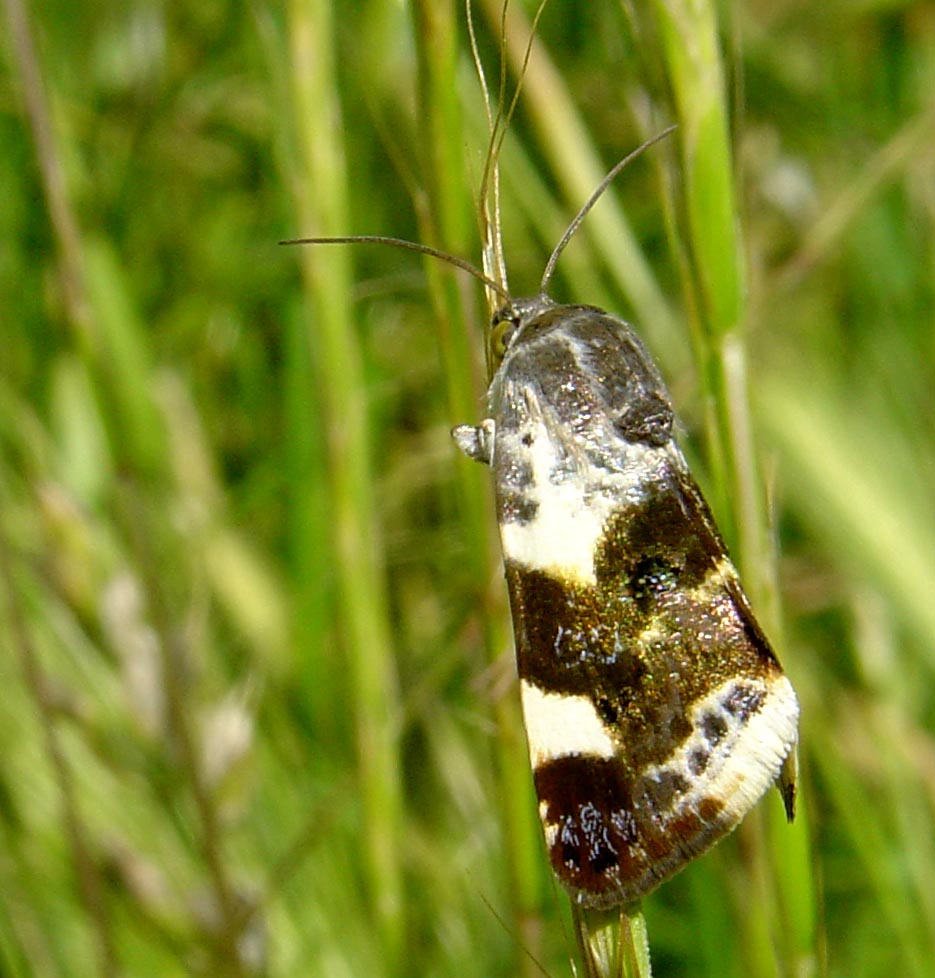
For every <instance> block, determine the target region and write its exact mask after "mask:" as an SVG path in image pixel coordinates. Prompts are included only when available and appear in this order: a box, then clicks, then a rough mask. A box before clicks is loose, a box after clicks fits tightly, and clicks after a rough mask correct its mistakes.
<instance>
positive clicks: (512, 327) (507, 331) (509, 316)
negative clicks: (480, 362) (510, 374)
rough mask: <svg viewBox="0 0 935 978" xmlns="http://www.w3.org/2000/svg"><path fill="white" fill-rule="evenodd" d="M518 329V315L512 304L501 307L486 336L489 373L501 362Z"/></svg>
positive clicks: (494, 315)
mask: <svg viewBox="0 0 935 978" xmlns="http://www.w3.org/2000/svg"><path fill="white" fill-rule="evenodd" d="M519 327H520V317H519V313H518V312H517V311H516V309H515V307H514V306H513V304H512V303H510V304H509V305H506V306H501V307H500V308H499V309H498V310H497V311H496V312H495V313H494V314H493V318H492V319H491V321H490V332H489V333H488V336H487V362H488V366H489V367H490V370H491V372H493V371H495V370H496V369H497V368H498V367H499V366H500V364H501V363H502V362H503V358H504V357H505V356H506V351H507V350H508V349H509V348H510V344H511V343H512V342H513V337H514V336H515V335H516V331H517V330H518V329H519Z"/></svg>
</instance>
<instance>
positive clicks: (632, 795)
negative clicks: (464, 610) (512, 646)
mask: <svg viewBox="0 0 935 978" xmlns="http://www.w3.org/2000/svg"><path fill="white" fill-rule="evenodd" d="M494 334H495V335H498V336H499V343H500V346H501V348H502V351H503V353H502V361H501V362H500V365H499V367H498V369H497V372H496V374H495V375H494V378H493V381H492V383H491V385H490V390H489V393H488V399H487V401H488V411H489V417H488V418H487V419H486V420H484V421H483V422H481V424H479V425H477V426H470V425H462V426H460V427H457V428H455V429H454V432H453V435H454V438H455V441H456V442H457V444H458V445H459V447H460V448H461V449H462V451H464V452H465V453H466V454H467V455H468V456H470V457H471V458H473V459H476V460H478V461H481V462H485V463H487V464H488V465H490V466H491V468H492V470H493V473H494V485H495V491H496V500H497V519H498V521H499V525H500V539H501V542H502V546H503V557H504V563H505V567H506V579H507V585H508V587H509V594H510V606H511V609H512V615H513V627H514V632H515V637H516V655H517V665H518V671H519V679H520V688H521V696H522V705H523V715H524V720H525V724H526V734H527V737H528V742H529V755H530V760H531V762H532V768H533V774H534V778H535V786H536V793H537V795H538V798H539V814H540V817H541V819H542V826H543V829H544V831H545V840H546V845H547V847H548V851H549V858H550V860H551V864H552V868H553V870H554V871H555V874H556V876H557V877H558V879H559V880H560V881H561V883H562V884H563V885H564V887H565V888H566V889H567V890H568V891H569V893H570V894H571V895H572V897H573V899H574V900H576V901H577V902H578V903H579V904H581V905H582V906H586V907H597V908H606V907H611V906H615V905H617V904H625V903H630V902H633V901H636V900H638V899H639V898H641V897H642V896H644V895H645V894H647V893H648V892H649V891H651V890H652V889H653V888H654V887H655V886H657V885H658V884H659V883H661V882H662V881H663V880H665V879H666V878H668V877H669V876H671V875H672V874H673V873H675V872H677V871H678V870H679V869H681V868H682V867H683V866H685V865H686V864H687V863H688V862H689V861H690V860H691V859H693V858H694V857H695V856H697V855H698V854H699V853H701V852H703V851H704V850H705V849H707V848H708V847H709V846H711V845H712V844H713V843H714V842H716V841H717V840H718V839H719V838H720V837H721V836H723V835H724V834H725V833H727V832H729V831H730V830H731V829H733V828H734V827H735V826H736V825H737V824H738V823H739V822H740V820H741V819H742V818H743V817H744V816H745V815H746V814H747V812H749V811H750V809H751V808H752V807H753V806H754V805H755V804H756V802H757V801H758V800H759V799H760V797H761V796H762V794H763V793H764V792H765V791H766V789H767V788H768V787H769V785H771V784H772V783H773V782H774V781H776V780H777V778H781V786H782V788H783V797H784V800H785V804H786V811H787V814H788V816H789V818H790V819H791V818H792V815H793V806H794V779H793V774H792V768H791V763H790V765H789V766H788V768H787V769H784V764H785V763H786V761H787V759H788V758H790V755H791V754H792V751H793V748H794V746H795V743H796V727H797V719H798V705H797V702H796V698H795V693H794V692H793V690H792V686H791V684H790V683H789V680H788V679H787V678H786V677H785V675H784V674H783V672H782V669H781V668H780V665H779V663H778V661H777V659H776V656H775V654H774V653H773V651H772V649H771V648H770V645H769V642H768V641H767V639H766V637H765V636H764V634H763V632H762V631H761V629H760V627H759V625H758V624H757V622H756V619H755V618H754V616H753V612H752V611H751V610H750V606H749V604H748V602H747V598H746V596H745V595H744V592H743V589H742V587H741V585H740V581H739V580H738V577H737V572H736V571H735V570H734V567H733V565H732V564H731V562H730V560H729V558H728V556H727V553H726V550H725V547H724V543H723V541H722V539H721V537H720V534H719V533H718V530H717V527H716V526H715V523H714V520H713V518H712V516H711V512H710V510H709V509H708V506H707V504H706V503H705V501H704V498H703V497H702V495H701V492H700V490H699V489H698V486H697V484H696V483H695V480H694V479H693V478H692V476H691V473H690V472H689V470H688V466H687V465H686V462H685V458H684V456H683V455H682V452H681V451H680V449H679V447H678V445H677V444H676V442H675V439H674V437H673V431H672V428H673V420H674V416H673V411H672V405H671V401H670V398H669V395H668V393H667V392H666V389H665V386H664V384H663V382H662V378H661V376H660V374H659V370H658V369H657V367H656V365H655V364H654V363H653V361H652V358H651V357H650V356H649V353H648V352H647V350H646V348H645V347H644V346H643V344H642V342H641V341H640V339H639V338H638V337H637V336H636V334H635V333H634V332H633V330H632V329H631V327H630V326H628V325H627V324H626V323H624V322H623V321H622V320H620V319H618V318H616V317H615V316H611V315H610V314H609V313H607V312H604V311H603V310H601V309H597V308H594V307H593V306H583V305H559V304H556V303H555V302H553V301H552V300H551V299H550V298H548V296H546V295H545V294H541V295H538V296H535V297H533V298H531V299H517V300H514V301H511V302H509V303H508V304H507V305H506V306H504V307H503V308H502V309H501V310H500V311H499V312H498V313H497V314H496V316H495V318H494Z"/></svg>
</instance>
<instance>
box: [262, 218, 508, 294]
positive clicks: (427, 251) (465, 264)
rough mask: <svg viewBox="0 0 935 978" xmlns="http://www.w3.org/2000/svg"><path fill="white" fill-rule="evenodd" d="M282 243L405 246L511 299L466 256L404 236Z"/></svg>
mask: <svg viewBox="0 0 935 978" xmlns="http://www.w3.org/2000/svg"><path fill="white" fill-rule="evenodd" d="M279 243H280V244H281V245H306V244H309V245H321V244H325V245H327V244H378V245H391V246H392V247H394V248H405V249H406V250H407V251H417V252H419V254H421V255H430V256H431V257H432V258H438V259H440V260H441V261H443V262H447V263H448V264H449V265H454V266H455V268H460V269H462V270H463V271H465V272H467V273H468V274H470V275H473V276H474V278H476V279H477V281H478V282H480V283H482V284H483V285H485V286H486V287H487V288H488V289H491V290H492V291H493V292H496V293H497V295H498V296H500V298H501V299H503V301H504V302H509V301H510V298H511V297H510V293H509V292H507V291H506V289H504V288H503V287H502V286H500V285H498V284H497V283H496V282H495V281H494V280H493V279H492V278H488V276H486V275H485V274H484V273H483V272H482V271H481V270H480V269H479V268H476V267H475V266H474V265H472V264H471V263H470V262H469V261H466V260H465V259H464V258H459V257H458V256H457V255H449V254H448V252H446V251H439V250H438V248H432V247H430V246H429V245H424V244H418V243H417V242H415V241H406V240H405V239H404V238H389V237H385V236H384V235H382V234H351V235H345V236H340V237H334V238H290V239H289V240H288V241H280V242H279Z"/></svg>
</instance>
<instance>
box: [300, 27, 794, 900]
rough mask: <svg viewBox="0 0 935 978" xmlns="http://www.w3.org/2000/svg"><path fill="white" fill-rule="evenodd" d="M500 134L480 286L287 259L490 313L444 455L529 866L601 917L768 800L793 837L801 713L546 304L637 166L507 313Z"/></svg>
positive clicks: (693, 498) (691, 487) (619, 380)
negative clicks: (538, 827)
mask: <svg viewBox="0 0 935 978" xmlns="http://www.w3.org/2000/svg"><path fill="white" fill-rule="evenodd" d="M468 9H470V8H468ZM479 73H480V74H481V81H482V84H483V75H482V72H479ZM501 124H503V125H505V123H503V122H502V119H501V118H500V116H499V115H498V117H497V119H496V120H492V127H491V128H492V132H493V135H492V137H491V146H490V150H489V153H488V168H487V171H486V173H485V179H484V185H485V187H484V191H483V192H482V194H481V200H482V202H483V207H484V209H485V213H484V215H483V216H484V218H485V220H486V224H485V228H486V237H487V240H486V242H485V255H484V259H485V262H484V265H485V272H481V271H479V270H478V269H476V268H475V267H473V266H472V265H470V263H468V262H466V261H464V260H463V259H460V258H456V257H453V256H449V255H445V254H442V253H440V252H438V251H436V250H435V249H432V248H429V247H426V246H424V245H418V244H414V243H412V242H405V241H400V240H398V239H395V238H385V237H376V236H354V237H341V238H305V239H301V241H297V242H290V243H312V244H334V243H378V244H393V245H399V246H403V247H406V248H410V249H413V250H416V251H420V252H423V253H425V254H429V255H433V256H435V257H440V258H443V259H444V260H446V261H449V262H451V263H452V264H455V265H457V266H458V267H460V268H464V269H466V270H467V271H469V272H470V273H471V274H472V275H474V276H475V277H476V278H478V279H479V280H480V281H482V282H484V283H485V285H486V286H487V288H488V294H489V295H490V296H496V297H497V299H496V301H497V302H498V303H499V304H500V305H499V308H498V309H497V311H496V312H495V313H494V316H493V319H492V323H491V326H490V330H489V336H490V342H489V344H488V347H489V349H488V360H489V363H490V365H491V368H492V371H493V376H492V380H491V383H490V388H489V391H488V394H487V413H488V416H487V418H485V419H484V420H483V421H481V423H480V424H477V425H460V426H458V427H456V428H455V429H454V430H453V432H452V434H453V437H454V440H455V442H456V443H457V445H458V446H459V447H460V449H461V450H462V451H463V452H464V453H465V454H466V455H468V456H469V457H470V458H472V459H475V460H477V461H480V462H484V463H485V464H487V465H489V466H490V467H491V470H492V472H493V476H494V489H495V493H496V503H497V519H498V521H499V526H500V539H501V542H502V549H503V557H504V563H505V569H506V580H507V586H508V588H509V596H510V606H511V609H512V616H513V627H514V632H515V639H516V656H517V665H518V672H519V680H520V689H521V699H522V707H523V715H524V720H525V725H526V734H527V738H528V743H529V756H530V760H531V763H532V769H533V775H534V779H535V787H536V792H537V795H538V798H539V814H540V817H541V820H542V826H543V830H544V834H545V841H546V845H547V848H548V852H549V859H550V861H551V865H552V868H553V870H554V872H555V875H556V876H557V878H558V880H559V881H560V882H561V883H562V885H563V886H564V887H565V889H566V890H567V891H568V892H569V894H570V895H571V897H572V899H573V901H574V902H575V903H576V904H577V906H579V907H582V908H595V909H607V908H611V907H615V906H618V905H626V904H632V903H634V902H636V901H638V900H639V899H640V898H641V897H643V896H645V895H646V894H647V893H649V892H650V891H651V890H653V889H654V888H655V887H656V886H657V885H658V884H659V883H661V882H662V881H663V880H665V879H667V878H668V877H670V876H672V875H673V874H674V873H676V872H677V871H678V870H679V869H681V868H683V867H684V866H685V865H686V864H687V863H688V862H690V861H691V860H692V859H693V858H694V857H695V856H697V855H699V854H700V853H701V852H703V851H704V850H706V849H708V848H709V847H710V846H711V845H713V844H714V843H715V842H716V841H717V840H718V839H720V838H721V837H722V836H724V835H725V834H726V833H728V832H730V831H731V830H732V829H733V828H735V827H736V826H737V824H738V823H739V822H740V821H741V819H743V817H744V816H745V815H746V814H747V813H748V812H749V811H750V810H751V809H752V808H753V806H754V805H755V804H756V803H757V802H758V801H759V799H760V798H761V796H762V795H763V794H764V792H765V791H766V790H767V788H768V787H769V786H770V785H771V784H773V783H774V782H776V781H778V782H779V786H780V789H781V791H782V795H783V800H784V803H785V808H786V813H787V815H788V817H789V818H790V819H791V818H792V817H793V813H794V804H795V761H794V749H795V744H796V739H797V723H798V713H799V709H798V703H797V701H796V697H795V693H794V692H793V689H792V686H791V684H790V682H789V680H788V679H787V678H786V676H785V675H784V674H783V671H782V668H781V667H780V665H779V662H778V660H777V658H776V655H775V653H774V652H773V650H772V648H771V647H770V644H769V642H768V640H767V639H766V637H765V635H764V634H763V632H762V630H761V629H760V627H759V625H758V624H757V622H756V619H755V618H754V616H753V612H752V611H751V609H750V605H749V603H748V601H747V598H746V595H745V594H744V591H743V588H742V587H741V584H740V581H739V579H738V576H737V572H736V570H735V569H734V567H733V565H732V564H731V562H730V559H729V558H728V556H727V552H726V549H725V546H724V542H723V540H722V539H721V536H720V533H719V532H718V529H717V527H716V525H715V523H714V519H713V517H712V515H711V511H710V510H709V508H708V506H707V504H706V503H705V500H704V498H703V497H702V494H701V491H700V490H699V488H698V486H697V484H696V482H695V480H694V479H693V478H692V475H691V473H690V472H689V470H688V466H687V464H686V462H685V458H684V456H683V455H682V452H681V450H680V449H679V447H678V444H677V443H676V441H675V438H674V435H673V425H674V414H673V409H672V403H671V399H670V397H669V394H668V392H667V391H666V388H665V385H664V384H663V381H662V377H661V375H660V372H659V370H658V368H657V367H656V365H655V363H654V362H653V359H652V357H651V356H650V355H649V353H648V351H647V350H646V348H645V346H644V345H643V343H642V341H641V340H640V339H639V337H638V336H637V335H636V333H635V332H634V330H633V329H632V327H631V326H629V325H628V324H627V323H625V322H624V321H623V320H621V319H619V318H617V317H616V316H613V315H611V314H610V313H608V312H605V311H604V310H602V309H598V308H595V307H593V306H587V305H562V304H558V303H556V302H554V301H553V300H552V299H550V298H549V297H548V295H546V287H547V284H548V282H549V279H550V277H551V275H552V271H553V269H554V267H555V263H556V261H557V260H558V257H559V255H560V254H561V252H562V250H563V249H564V247H565V245H566V244H567V242H568V240H569V239H570V237H571V236H572V234H573V233H574V231H575V230H576V229H577V227H578V226H579V225H580V223H581V221H582V220H583V218H584V216H585V215H586V214H587V212H588V211H589V210H590V209H591V207H592V206H593V205H594V203H595V202H596V200H597V199H598V197H599V196H600V194H601V193H602V192H603V191H604V190H605V189H606V187H607V185H608V184H609V183H610V181H611V180H612V179H613V178H614V176H615V175H616V174H617V173H618V172H619V171H620V170H621V169H622V168H623V166H624V165H625V164H626V163H627V162H628V161H629V159H631V158H632V156H633V155H635V154H630V156H629V157H627V158H626V159H624V160H621V161H620V163H618V164H617V166H615V167H614V168H613V170H611V171H610V173H608V175H607V177H606V178H605V179H604V180H603V181H602V183H601V185H600V186H599V187H598V188H597V190H596V191H595V192H594V194H593V195H592V196H591V198H590V199H589V200H588V202H587V203H586V204H585V205H584V207H583V208H582V209H581V211H580V212H579V213H578V215H577V217H576V218H575V219H574V221H573V222H572V224H571V225H570V226H569V228H568V230H567V231H566V232H565V234H564V236H563V237H562V239H561V241H560V242H559V244H558V245H557V247H556V248H555V250H554V252H553V253H552V256H551V258H550V259H549V262H548V264H547V266H546V270H545V272H544V274H543V276H542V282H541V285H540V291H539V294H538V295H536V296H533V297H532V298H525V299H513V298H511V296H510V293H509V290H508V288H507V287H506V275H505V270H504V263H503V260H502V255H501V254H500V248H499V239H500V236H499V216H497V217H496V218H495V219H494V220H490V219H489V217H488V215H487V214H486V207H487V203H488V201H487V197H488V193H487V191H488V190H491V189H492V196H493V198H494V210H495V212H496V210H497V208H496V153H497V150H498V149H499V144H500V141H501V140H502V131H503V130H502V129H500V131H499V133H498V131H497V129H498V125H501ZM667 131H668V130H667ZM665 134H666V133H663V134H662V135H665ZM657 138H661V136H660V137H657ZM651 142H655V140H652V141H651ZM646 145H649V143H647V144H646ZM644 148H645V146H643V147H640V149H639V150H637V152H640V151H641V150H642V149H644ZM485 273H486V274H485Z"/></svg>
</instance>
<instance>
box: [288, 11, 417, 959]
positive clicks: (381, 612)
mask: <svg viewBox="0 0 935 978" xmlns="http://www.w3.org/2000/svg"><path fill="white" fill-rule="evenodd" d="M288 30H289V41H290V45H291V50H290V56H291V65H290V67H291V81H292V94H293V98H294V103H295V115H294V119H293V124H294V126H295V133H296V135H295V144H296V146H297V156H296V173H295V179H296V193H297V197H298V202H299V215H300V220H301V224H302V227H303V228H304V229H307V230H308V231H309V232H311V233H325V234H332V235H337V234H341V233H346V231H347V228H348V206H347V199H348V193H349V189H348V184H347V162H346V159H345V154H344V151H343V146H342V139H341V133H342V131H343V124H342V119H341V108H340V105H339V104H338V101H337V97H336V94H335V93H336V92H337V91H339V85H338V78H337V74H336V55H335V51H334V49H333V46H332V45H333V43H334V40H333V33H334V19H333V10H332V7H331V4H330V3H328V2H327V0H310V2H306V0H295V2H293V3H290V5H289V8H288ZM299 257H300V260H301V262H302V271H303V275H304V282H305V290H306V294H307V297H308V301H309V305H310V307H311V309H312V313H313V315H312V325H311V330H312V333H311V336H310V345H311V348H312V349H313V350H314V351H315V357H314V359H315V363H316V367H317V369H318V382H319V387H320V397H321V401H322V404H323V410H324V413H325V424H326V430H327V446H326V453H327V462H328V465H327V477H328V480H329V494H330V501H331V509H332V526H333V539H332V544H331V545H332V547H333V554H334V568H335V576H336V579H337V589H338V595H339V606H340V613H341V619H342V639H343V645H344V648H343V652H344V654H345V655H346V656H347V661H348V670H349V675H350V681H349V686H350V693H351V696H352V697H353V718H354V724H355V728H356V736H357V752H358V765H359V779H360V791H361V798H362V818H363V824H362V826H361V839H362V842H361V848H362V850H363V854H364V858H363V866H364V872H365V878H366V883H367V892H368V895H369V898H370V900H371V903H372V908H373V915H374V921H375V927H376V939H377V940H378V942H379V944H380V947H381V949H382V954H381V955H380V957H381V959H382V960H383V961H384V962H386V973H387V974H393V973H395V972H396V971H397V969H398V968H399V966H400V964H401V961H402V951H403V943H404V932H405V921H404V904H403V880H402V869H401V865H400V855H401V853H402V851H403V846H402V844H401V825H402V814H403V813H402V795H401V773H400V766H399V764H400V758H399V729H398V718H399V715H400V710H399V702H398V690H397V680H396V674H395V664H394V658H393V644H392V641H391V638H390V634H391V632H390V625H389V622H388V615H387V608H388V604H387V595H386V591H385V580H384V577H383V566H382V561H381V558H380V549H379V548H380V527H379V521H378V517H377V511H376V501H375V499H374V494H373V479H372V473H371V463H370V451H371V448H370V442H371V437H372V436H371V432H370V430H369V423H368V418H367V401H368V398H367V389H366V385H365V382H364V377H363V367H362V354H361V350H360V346H359V343H358V340H357V337H356V335H355V329H354V322H353V317H352V314H351V308H350V302H349V295H350V284H351V281H352V276H351V273H350V267H349V262H350V257H349V252H348V250H347V249H344V248H320V249H305V250H304V251H302V252H301V253H300V256H299ZM320 655H321V662H320V665H321V667H322V668H326V665H325V664H326V663H327V662H329V660H330V661H333V659H332V658H331V654H330V651H329V650H327V649H321V650H320Z"/></svg>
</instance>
